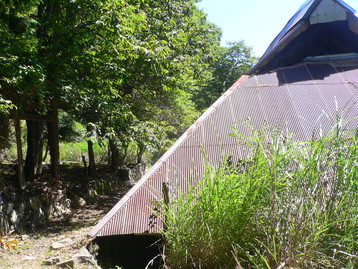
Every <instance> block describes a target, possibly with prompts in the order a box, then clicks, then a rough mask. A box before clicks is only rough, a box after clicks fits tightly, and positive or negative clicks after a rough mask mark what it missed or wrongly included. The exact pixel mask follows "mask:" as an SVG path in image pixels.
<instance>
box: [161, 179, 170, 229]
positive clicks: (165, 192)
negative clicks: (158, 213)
mask: <svg viewBox="0 0 358 269" xmlns="http://www.w3.org/2000/svg"><path fill="white" fill-rule="evenodd" d="M162 192H163V197H164V204H165V209H164V210H165V211H168V210H169V202H170V200H169V184H168V182H163V185H162ZM164 214H167V212H165V213H164ZM163 229H164V230H166V229H167V217H166V216H165V217H164V223H163Z"/></svg>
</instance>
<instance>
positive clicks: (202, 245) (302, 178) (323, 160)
mask: <svg viewBox="0 0 358 269" xmlns="http://www.w3.org/2000/svg"><path fill="white" fill-rule="evenodd" d="M341 126H342V125H337V126H336V128H335V129H334V130H332V132H331V133H329V134H327V136H325V137H323V138H321V139H319V140H316V141H311V142H308V141H306V142H299V143H297V142H293V141H292V140H290V139H289V138H288V137H287V136H286V135H282V134H281V132H280V131H274V130H271V131H270V130H269V129H268V128H266V129H263V130H253V133H252V138H248V137H246V136H243V135H241V134H237V136H238V143H240V145H246V146H248V147H250V148H251V150H252V151H251V152H252V154H251V155H250V156H248V158H247V159H246V160H245V161H243V162H242V163H240V164H233V165H226V164H225V165H222V166H221V167H218V168H212V167H210V166H208V167H207V168H206V174H205V177H204V178H203V179H202V180H201V181H200V182H199V183H198V185H195V186H192V187H191V189H190V190H189V191H188V192H185V193H181V194H179V195H178V196H176V197H171V198H170V201H171V202H170V204H169V205H168V204H166V203H165V202H163V205H162V207H163V209H162V212H165V213H164V218H163V219H164V220H165V222H166V225H165V226H166V230H164V231H163V236H164V238H165V247H164V255H163V257H164V260H165V263H166V265H167V266H168V268H171V269H174V268H270V269H271V268H273V269H276V268H357V266H358V259H357V255H358V240H357V227H358V226H357V225H358V165H357V159H358V151H357V150H358V144H357V143H358V140H357V139H358V132H357V131H358V130H357V129H356V130H353V131H342V129H341Z"/></svg>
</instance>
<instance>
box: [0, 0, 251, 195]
mask: <svg viewBox="0 0 358 269" xmlns="http://www.w3.org/2000/svg"><path fill="white" fill-rule="evenodd" d="M0 2H1V5H0V18H1V19H0V36H1V38H0V151H1V154H0V155H1V156H0V163H4V162H14V160H13V159H14V155H15V156H16V158H17V161H16V164H17V167H18V187H19V188H20V189H24V188H26V184H27V183H28V182H31V181H32V180H34V179H35V178H37V177H39V176H40V175H41V174H42V167H43V163H44V161H46V160H48V161H49V163H50V176H48V178H47V179H46V180H48V181H49V182H55V181H56V180H58V179H59V175H60V172H59V171H60V170H59V169H60V168H59V167H60V162H61V161H63V160H64V158H63V157H61V156H65V155H66V154H65V152H63V151H64V150H65V148H66V147H65V146H63V147H60V144H61V145H66V144H67V145H69V147H71V148H72V149H73V148H74V147H75V146H74V142H76V143H77V142H78V141H81V142H80V143H82V144H81V147H82V148H83V147H84V143H85V144H87V146H88V157H89V166H90V167H91V165H92V166H93V167H94V161H95V159H96V160H103V161H105V162H108V164H109V165H110V168H111V170H112V171H113V172H115V171H116V170H117V169H118V167H120V166H121V165H127V164H130V163H141V162H143V158H145V159H146V161H147V162H149V163H150V162H154V161H156V159H157V158H158V157H159V156H160V155H161V154H162V153H163V152H164V151H165V150H166V149H167V148H168V147H169V146H170V145H171V143H172V142H173V141H174V140H175V139H176V138H178V137H179V136H180V135H181V134H182V133H183V132H184V131H185V130H186V128H188V126H189V125H190V124H191V123H192V122H194V121H195V119H196V118H197V117H198V116H199V115H200V114H201V113H202V112H203V111H204V110H205V109H206V108H207V107H208V106H210V105H211V104H212V103H213V102H214V101H215V100H216V99H217V98H218V97H219V96H220V95H221V94H222V93H223V92H224V91H225V90H227V89H228V88H229V87H230V86H231V85H232V84H233V83H234V82H235V81H236V80H237V79H238V78H239V77H240V76H241V75H242V74H244V73H245V72H247V71H248V70H249V69H250V68H251V67H252V65H253V64H254V63H255V61H257V59H256V58H255V57H254V56H253V55H252V51H251V48H249V47H247V46H246V45H245V43H244V42H243V41H239V42H236V43H230V44H228V45H227V46H226V47H223V46H221V45H220V38H221V30H220V29H219V28H218V27H217V26H215V25H214V24H212V23H210V22H209V21H207V18H206V15H205V14H204V12H203V11H202V10H201V9H199V8H198V7H197V5H196V4H197V2H198V1H196V0H189V1H188V0H166V1H163V0H160V1H145V0H111V1H109V0H108V1H107V0H105V1H95V0H71V1H68V0H58V1H52V0H43V1H40V0H23V1H17V0H2V1H0ZM15 142H16V143H15ZM62 142H63V143H62ZM77 144H78V143H77ZM14 145H17V146H16V147H14ZM93 148H95V149H99V150H98V154H101V155H102V156H94V155H95V154H94V152H96V150H93ZM14 149H16V150H14ZM11 152H12V153H13V154H11ZM14 152H16V154H14ZM23 152H24V153H23ZM48 156H49V157H48ZM78 161H79V162H80V161H81V160H80V159H79V160H78Z"/></svg>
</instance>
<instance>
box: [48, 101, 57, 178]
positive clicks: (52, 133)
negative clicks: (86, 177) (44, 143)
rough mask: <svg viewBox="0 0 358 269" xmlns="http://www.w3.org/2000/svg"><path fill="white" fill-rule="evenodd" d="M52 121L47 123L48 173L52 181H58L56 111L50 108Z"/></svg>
mask: <svg viewBox="0 0 358 269" xmlns="http://www.w3.org/2000/svg"><path fill="white" fill-rule="evenodd" d="M52 118H53V120H52V121H48V122H47V130H48V144H49V149H50V162H51V166H50V171H51V176H52V179H53V180H57V179H59V175H60V139H59V134H58V109H57V107H56V106H55V105H53V108H52Z"/></svg>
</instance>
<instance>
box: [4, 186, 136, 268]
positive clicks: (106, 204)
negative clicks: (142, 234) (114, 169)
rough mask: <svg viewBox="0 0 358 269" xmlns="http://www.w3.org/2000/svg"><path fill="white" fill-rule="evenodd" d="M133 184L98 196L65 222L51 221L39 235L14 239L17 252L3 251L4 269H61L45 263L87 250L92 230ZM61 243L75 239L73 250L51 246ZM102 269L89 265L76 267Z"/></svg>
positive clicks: (60, 220) (16, 236) (73, 212)
mask: <svg viewBox="0 0 358 269" xmlns="http://www.w3.org/2000/svg"><path fill="white" fill-rule="evenodd" d="M130 187H131V184H129V183H128V184H127V185H124V186H123V187H122V188H121V189H120V190H117V191H113V192H111V193H109V194H107V195H98V196H96V197H95V198H91V199H87V200H86V202H87V203H86V206H85V208H83V209H76V210H75V209H73V210H72V213H71V214H69V215H67V216H65V217H64V218H62V219H57V220H56V219H54V220H51V221H50V222H49V223H48V224H46V225H45V224H44V225H43V227H41V228H39V229H37V231H35V232H32V233H28V234H23V235H11V236H10V237H11V238H16V239H18V240H19V243H18V244H17V249H16V250H11V251H9V250H5V251H3V250H0V268H1V269H23V268H26V269H38V268H41V269H47V268H58V267H57V266H53V265H52V266H51V265H44V263H43V262H44V261H45V260H46V259H48V258H51V257H57V256H58V257H60V259H61V261H65V260H68V259H70V258H71V257H73V255H74V254H76V253H77V252H78V251H79V249H81V247H83V246H87V245H88V243H89V242H90V241H91V238H89V237H88V233H89V232H90V230H91V229H92V228H93V227H94V226H95V225H96V224H97V223H98V221H99V220H100V219H101V218H102V217H103V216H104V215H105V214H106V213H107V212H108V211H109V210H110V209H111V208H112V207H113V206H114V205H115V204H116V203H117V202H118V201H119V199H120V198H121V197H122V196H123V195H124V194H125V193H126V192H127V191H128V190H129V188H130ZM62 239H72V241H73V242H74V243H73V244H72V245H71V246H69V247H65V248H62V249H59V250H54V249H52V248H51V245H52V244H53V243H54V242H58V241H60V240H62ZM76 268H80V269H84V268H100V267H93V266H88V265H83V266H80V267H76Z"/></svg>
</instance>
